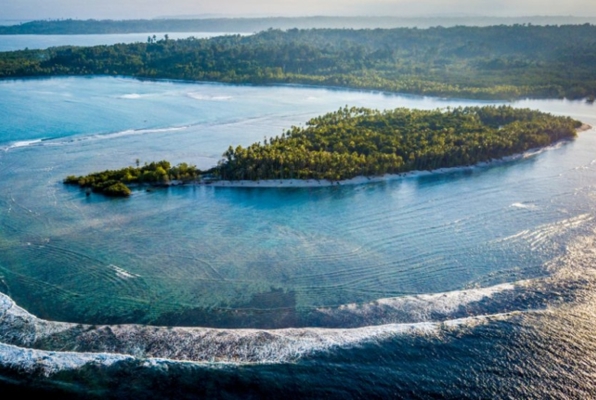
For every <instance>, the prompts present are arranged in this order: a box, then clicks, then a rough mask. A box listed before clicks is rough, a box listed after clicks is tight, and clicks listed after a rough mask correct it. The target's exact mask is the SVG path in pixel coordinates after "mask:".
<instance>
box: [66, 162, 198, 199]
mask: <svg viewBox="0 0 596 400" xmlns="http://www.w3.org/2000/svg"><path fill="white" fill-rule="evenodd" d="M200 173H201V171H199V170H198V169H197V168H196V167H195V166H194V165H188V164H186V163H182V164H179V165H177V166H175V167H173V166H172V165H171V164H170V163H169V162H168V161H159V162H152V163H145V165H143V166H142V167H140V166H139V165H138V162H137V166H136V167H126V168H122V169H118V170H107V171H102V172H95V173H92V174H89V175H86V176H75V175H70V176H67V177H66V178H65V179H64V183H65V184H67V185H78V186H80V187H82V188H88V189H90V190H92V191H93V192H96V193H101V194H104V195H106V196H114V197H126V196H130V194H131V193H132V192H131V190H130V188H129V187H128V186H127V185H130V184H148V185H168V184H170V183H172V182H175V181H178V182H182V183H184V182H189V181H195V180H197V179H198V178H199V177H200Z"/></svg>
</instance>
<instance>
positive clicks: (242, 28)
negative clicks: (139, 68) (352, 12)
mask: <svg viewBox="0 0 596 400" xmlns="http://www.w3.org/2000/svg"><path fill="white" fill-rule="evenodd" d="M585 23H590V24H596V17H574V16H532V17H483V16H476V17H393V16H389V17H361V16H359V17H331V16H314V17H265V18H157V19H149V20H148V19H131V20H96V19H87V20H77V19H60V20H38V21H29V22H24V23H20V24H15V25H6V26H0V35H82V34H87V35H89V34H116V33H156V32H164V33H165V32H169V33H173V32H245V33H254V32H260V31H264V30H267V29H270V28H272V29H284V30H286V29H294V28H298V29H313V28H333V29H344V28H349V29H377V28H382V29H391V28H414V27H417V28H430V27H435V26H443V27H452V26H491V25H516V24H517V25H523V24H533V25H571V24H574V25H579V24H585Z"/></svg>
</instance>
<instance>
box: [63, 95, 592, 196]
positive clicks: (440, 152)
mask: <svg viewBox="0 0 596 400" xmlns="http://www.w3.org/2000/svg"><path fill="white" fill-rule="evenodd" d="M581 126H582V123H581V122H579V121H576V120H573V119H571V118H569V117H558V116H553V115H550V114H547V113H543V112H540V111H533V110H529V109H515V108H512V107H510V106H499V107H496V106H485V107H458V108H453V109H451V108H448V109H447V110H431V111H426V110H410V109H406V108H398V109H395V110H387V111H378V110H371V109H367V108H355V107H352V108H348V107H344V108H341V109H339V110H338V111H336V112H332V113H328V114H325V115H323V116H320V117H316V118H313V119H311V120H310V121H308V122H307V123H306V126H305V127H304V128H301V127H292V128H291V129H289V130H287V131H286V132H284V133H283V134H282V135H281V136H277V137H274V138H271V139H269V140H265V141H264V142H263V143H260V142H259V143H255V144H252V145H250V146H248V147H247V148H244V147H242V146H237V147H236V148H234V147H232V146H230V147H229V148H228V150H227V151H226V152H225V153H224V154H223V157H224V158H223V159H222V160H221V161H220V162H219V163H218V165H217V166H216V167H214V168H212V169H210V170H208V171H205V174H208V175H209V176H211V177H212V179H215V180H226V181H239V180H253V181H257V180H272V179H280V180H283V179H300V180H306V179H315V180H330V181H341V180H345V179H350V178H354V177H357V176H365V177H371V176H380V175H384V174H400V173H404V172H409V171H414V170H436V169H439V168H448V167H457V166H467V165H473V164H478V163H480V162H486V161H491V160H493V159H500V158H503V157H506V156H510V155H513V154H517V153H522V152H524V151H527V150H529V149H532V148H538V147H544V146H548V145H550V144H552V143H554V142H557V141H560V140H562V139H570V138H573V137H575V136H576V131H577V129H578V128H580V127H581ZM200 174H201V171H199V170H198V169H196V167H194V166H189V165H187V164H180V165H178V166H177V167H171V166H170V163H169V162H167V161H161V162H158V163H151V164H145V165H144V166H143V167H139V166H137V167H136V168H135V167H127V168H123V169H121V170H116V171H104V172H99V173H94V174H90V175H87V176H79V177H77V176H69V177H67V178H66V179H65V180H64V183H66V184H76V185H79V186H80V187H83V188H91V189H92V190H93V191H95V192H99V193H103V194H106V195H110V196H128V195H130V193H131V192H130V189H129V188H128V187H127V186H126V185H127V184H130V183H146V184H158V185H163V184H168V183H170V182H174V181H175V182H177V183H184V182H199V181H200Z"/></svg>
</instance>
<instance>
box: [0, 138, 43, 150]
mask: <svg viewBox="0 0 596 400" xmlns="http://www.w3.org/2000/svg"><path fill="white" fill-rule="evenodd" d="M44 140H45V139H33V140H21V141H18V142H14V143H11V144H9V145H8V146H6V147H4V148H2V150H4V151H9V150H12V149H17V148H20V147H29V146H35V145H37V144H39V143H41V142H43V141H44Z"/></svg>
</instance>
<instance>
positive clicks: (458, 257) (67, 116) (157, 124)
mask: <svg viewBox="0 0 596 400" xmlns="http://www.w3.org/2000/svg"><path fill="white" fill-rule="evenodd" d="M475 104H487V103H486V102H476V101H467V100H442V99H434V98H424V97H416V96H398V95H388V94H383V93H371V92H359V91H345V90H330V89H323V88H305V87H288V86H286V87H254V86H230V85H220V84H189V83H180V82H147V81H145V82H141V81H137V80H132V79H125V78H57V79H43V80H20V81H2V82H0V120H1V121H3V123H2V124H1V125H0V173H1V174H2V179H1V180H0V249H1V252H0V290H1V291H2V292H4V293H6V294H8V295H10V296H11V298H13V299H14V300H15V301H16V302H17V304H19V305H20V306H22V307H24V308H25V309H27V310H28V311H29V312H31V313H33V314H35V315H37V316H38V317H40V318H45V319H49V320H59V321H67V322H81V323H91V324H116V323H144V324H155V325H184V326H187V325H195V326H213V327H222V328H227V329H235V328H239V327H254V328H263V329H271V328H285V327H299V328H302V329H305V332H308V329H310V328H311V327H315V326H316V327H329V328H334V329H335V328H343V327H359V328H362V329H363V332H364V333H363V336H362V340H359V341H358V342H357V344H356V345H355V344H354V342H353V341H352V342H350V345H347V344H345V343H347V341H343V340H342V338H341V335H338V339H337V346H335V347H331V348H328V349H326V350H324V351H323V350H320V351H319V350H316V351H315V350H313V351H310V352H309V351H307V352H305V353H301V354H302V355H300V356H299V357H298V358H297V359H295V360H292V361H274V360H276V358H275V354H272V356H271V361H270V363H265V364H254V365H253V364H240V365H233V366H232V365H227V366H222V365H215V366H213V365H211V366H209V365H207V366H205V365H203V364H201V365H195V366H181V365H178V364H176V363H174V364H173V365H172V366H171V370H172V371H175V372H171V373H170V374H169V375H168V373H166V372H163V371H162V372H159V371H152V370H151V371H150V372H147V371H145V372H143V374H146V375H143V376H144V377H145V378H147V381H144V382H145V383H139V390H140V391H143V390H145V389H146V385H147V382H148V381H152V380H156V381H160V379H163V382H169V383H167V384H166V383H163V382H162V383H163V385H164V386H163V387H170V386H168V385H170V384H171V385H174V386H176V387H179V388H181V389H180V390H182V391H184V390H188V392H186V393H192V391H193V390H195V391H196V390H197V387H194V386H193V385H192V384H190V383H188V382H195V381H196V380H197V379H199V378H201V379H206V380H207V381H208V382H211V383H209V384H208V385H207V386H201V388H202V389H201V390H203V389H204V390H205V391H204V392H201V391H199V392H201V393H203V394H206V395H210V394H211V395H213V393H216V392H217V393H225V392H229V393H232V394H247V393H248V394H254V395H263V394H269V395H276V394H280V393H282V392H284V391H285V390H288V389H291V390H292V391H293V392H294V393H296V394H297V395H298V394H303V395H306V396H316V397H322V396H330V397H344V396H355V397H369V396H375V395H376V396H378V397H395V396H398V397H430V396H434V395H445V396H448V397H462V396H465V395H467V396H469V397H501V396H503V397H507V396H508V395H511V396H513V397H528V396H529V397H532V396H534V395H535V396H536V397H543V396H544V395H547V394H550V395H552V396H554V397H561V398H563V397H564V396H568V397H571V398H576V397H582V395H594V394H595V393H594V387H593V384H592V379H588V378H589V377H590V376H593V374H594V373H596V368H595V367H596V365H595V360H596V352H595V347H596V338H595V337H594V336H593V334H591V333H590V332H593V330H592V328H593V327H594V313H593V306H594V305H595V303H594V299H593V297H592V294H591V293H592V289H593V287H594V283H595V281H594V264H593V260H594V254H593V248H594V247H593V243H594V238H595V237H596V234H595V229H596V221H595V220H594V216H595V211H594V210H595V205H596V156H595V155H594V154H596V153H595V152H594V150H595V149H596V135H594V131H593V130H592V131H588V132H584V133H582V134H580V135H579V137H578V138H577V139H576V140H574V141H572V142H567V143H561V144H558V145H556V146H553V147H551V148H549V149H546V150H544V151H540V152H536V153H534V154H528V155H526V156H525V157H523V158H519V159H516V160H513V161H509V162H502V163H496V164H494V165H491V166H485V167H474V168H465V169H459V170H452V171H448V172H443V173H435V174H431V175H421V176H410V177H407V178H401V179H396V180H392V181H387V182H381V183H371V184H364V185H357V186H340V187H319V188H302V189H301V188H293V189H292V188H284V189H271V188H260V189H259V188H253V189H249V188H215V187H208V186H191V187H178V188H170V189H163V190H157V191H154V192H151V193H147V192H145V191H142V190H138V191H135V192H134V194H133V196H132V197H131V198H129V199H107V198H103V197H100V196H96V195H92V196H91V197H86V196H85V194H84V192H82V191H80V190H79V189H75V188H71V187H65V186H63V185H62V183H61V180H62V179H63V178H64V177H65V176H66V175H71V174H75V175H80V174H85V173H89V172H92V171H97V170H102V169H107V168H119V167H123V166H126V165H133V163H134V162H135V160H136V159H137V158H139V159H140V160H141V162H145V161H153V160H160V159H168V160H170V161H172V162H174V163H177V162H183V161H184V162H190V163H193V164H196V165H197V166H198V167H199V168H207V167H210V166H212V165H214V164H215V163H216V162H217V161H218V159H219V158H220V156H221V154H222V153H223V151H225V149H226V148H227V147H228V145H230V144H232V145H237V144H242V145H247V144H250V143H252V142H255V141H261V140H263V137H271V136H274V135H277V134H280V133H281V132H282V130H283V129H285V128H289V127H290V126H292V125H299V124H301V123H304V122H306V121H307V120H308V119H309V118H310V117H314V116H316V115H320V114H322V113H325V112H329V111H334V110H336V109H337V108H339V107H342V106H344V105H350V106H367V107H371V108H381V109H383V108H395V107H411V108H425V109H434V108H444V107H447V106H450V107H454V106H458V105H475ZM488 104H490V103H488ZM513 105H514V106H516V107H530V108H535V109H540V110H543V111H547V112H552V113H555V114H560V115H569V116H571V117H574V118H577V119H580V120H582V121H584V122H586V123H589V124H592V125H596V113H595V112H594V110H595V109H594V107H593V106H590V105H587V104H585V103H581V102H568V101H563V100H552V101H537V100H535V101H531V100H527V101H519V102H515V103H513ZM502 284H511V285H513V286H514V287H516V291H517V292H519V293H518V294H516V295H515V296H513V295H510V294H507V295H505V294H503V293H502V290H501V289H499V288H500V287H502V286H497V285H502ZM513 286H512V287H513ZM470 290H472V291H474V290H476V292H477V293H484V295H482V296H480V298H478V299H476V300H474V301H470V300H465V299H464V298H465V296H467V295H468V291H470ZM443 292H454V294H452V295H450V296H447V297H445V296H443V297H441V296H438V297H432V296H433V294H437V293H443ZM416 295H421V296H422V298H425V297H424V296H430V297H429V298H431V300H428V304H427V306H425V308H422V309H420V308H415V307H414V306H413V305H412V306H410V305H409V304H410V303H409V301H410V300H409V299H414V297H412V296H416ZM396 298H397V299H396ZM400 299H401V300H400ZM445 299H447V300H445ZM399 301H402V303H403V305H402V306H400V307H401V308H400V310H401V311H400V312H399V313H389V314H388V313H387V310H386V309H384V308H383V304H394V303H395V302H399ZM402 303H400V304H402ZM545 310H546V311H545ZM510 313H513V314H510ZM471 316H472V317H476V318H477V320H474V321H470V320H465V321H464V322H460V323H457V324H453V325H449V324H447V325H445V326H442V327H439V328H437V330H435V331H433V332H434V333H432V334H419V333H417V334H415V333H412V334H411V335H407V334H406V335H387V336H386V337H382V338H378V337H375V338H374V339H372V336H370V337H369V336H367V334H366V329H367V327H371V326H378V325H382V324H390V323H393V324H405V323H430V322H435V321H449V320H450V318H452V319H455V318H466V317H471ZM571 327H573V328H571ZM269 332H272V333H274V332H275V331H269ZM305 346H307V347H308V346H309V344H308V343H306V342H305ZM56 350H58V349H56ZM113 368H114V369H113V370H112V372H113V374H114V376H118V374H121V373H122V372H121V371H119V370H117V368H116V367H113ZM131 368H132V367H131ZM73 374H77V372H73ZM152 374H155V375H152ZM108 376H110V375H109V374H108ZM168 376H169V378H168ZM55 379H57V380H58V381H59V380H60V379H66V378H60V377H58V378H55ZM68 379H71V378H68ZM106 379H107V378H106ZM168 379H169V380H168ZM101 384H108V383H106V382H103V381H102V382H101ZM109 384H110V385H112V384H113V382H110V383H109ZM83 390H84V387H83ZM209 390H213V391H216V392H209ZM156 393H158V392H156Z"/></svg>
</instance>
